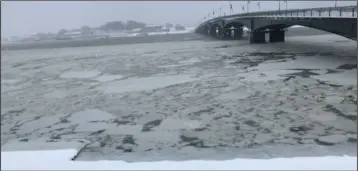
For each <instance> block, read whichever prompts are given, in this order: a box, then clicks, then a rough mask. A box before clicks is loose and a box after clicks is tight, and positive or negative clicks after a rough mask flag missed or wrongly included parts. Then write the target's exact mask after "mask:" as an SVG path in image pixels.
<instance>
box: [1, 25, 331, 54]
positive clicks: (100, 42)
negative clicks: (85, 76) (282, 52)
mask: <svg viewBox="0 0 358 171" xmlns="http://www.w3.org/2000/svg"><path fill="white" fill-rule="evenodd" d="M322 34H331V33H327V32H324V31H320V30H316V29H311V28H307V27H296V28H289V29H288V31H287V32H286V36H288V37H291V36H309V35H322ZM205 39H207V38H206V37H205V36H202V35H199V34H196V33H178V34H165V35H149V36H136V37H112V38H109V39H96V40H66V41H53V42H30V43H16V44H2V45H1V51H11V50H28V49H50V48H66V47H88V46H106V45H119V44H138V43H158V42H178V41H192V40H205Z"/></svg>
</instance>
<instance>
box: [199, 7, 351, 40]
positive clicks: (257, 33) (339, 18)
mask: <svg viewBox="0 0 358 171" xmlns="http://www.w3.org/2000/svg"><path fill="white" fill-rule="evenodd" d="M356 8H357V6H341V7H327V8H308V9H291V10H279V11H260V12H251V13H243V14H234V15H229V16H221V17H216V18H213V19H209V20H207V21H205V22H203V23H201V24H200V25H199V26H198V27H197V28H196V29H195V32H196V33H199V34H204V35H210V36H214V37H216V38H220V39H240V38H241V37H242V33H243V29H242V28H243V27H247V28H248V29H249V30H250V42H251V43H264V42H265V41H266V40H265V33H269V34H270V42H283V41H284V30H285V28H288V27H290V26H293V25H301V26H306V27H311V28H315V29H319V30H323V31H327V32H331V33H334V34H338V35H340V36H343V37H346V38H349V39H356V38H357V10H356Z"/></svg>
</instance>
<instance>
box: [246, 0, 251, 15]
mask: <svg viewBox="0 0 358 171" xmlns="http://www.w3.org/2000/svg"><path fill="white" fill-rule="evenodd" d="M249 5H250V0H248V1H247V6H246V11H247V13H249Z"/></svg>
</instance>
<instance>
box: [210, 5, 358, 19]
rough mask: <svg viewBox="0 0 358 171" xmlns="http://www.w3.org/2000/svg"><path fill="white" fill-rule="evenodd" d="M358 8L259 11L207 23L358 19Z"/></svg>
mask: <svg viewBox="0 0 358 171" xmlns="http://www.w3.org/2000/svg"><path fill="white" fill-rule="evenodd" d="M356 8H357V6H341V7H324V8H322V7H320V8H306V9H288V10H276V11H257V12H249V13H242V14H234V15H230V16H221V17H216V18H212V19H209V20H207V21H206V22H208V21H209V22H210V21H214V20H217V19H230V18H239V17H250V16H252V17H254V16H280V17H349V18H356V17H357V11H356Z"/></svg>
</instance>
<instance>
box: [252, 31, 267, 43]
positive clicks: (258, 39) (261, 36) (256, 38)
mask: <svg viewBox="0 0 358 171" xmlns="http://www.w3.org/2000/svg"><path fill="white" fill-rule="evenodd" d="M265 42H266V40H265V32H251V33H250V43H265Z"/></svg>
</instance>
